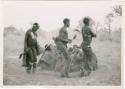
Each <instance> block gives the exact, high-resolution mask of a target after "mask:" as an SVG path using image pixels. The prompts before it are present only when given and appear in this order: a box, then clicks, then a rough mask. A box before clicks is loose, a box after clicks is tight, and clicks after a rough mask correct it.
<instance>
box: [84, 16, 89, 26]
mask: <svg viewBox="0 0 125 89" xmlns="http://www.w3.org/2000/svg"><path fill="white" fill-rule="evenodd" d="M83 23H84V24H85V25H89V23H90V19H89V18H88V17H85V18H84V19H83Z"/></svg>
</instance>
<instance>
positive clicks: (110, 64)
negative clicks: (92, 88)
mask: <svg viewBox="0 0 125 89" xmlns="http://www.w3.org/2000/svg"><path fill="white" fill-rule="evenodd" d="M119 36H120V35H119V34H115V36H113V39H115V40H116V39H117V37H119ZM103 38H104V36H103ZM23 39H24V35H20V36H17V35H16V36H15V35H9V36H8V37H6V38H4V79H3V80H4V81H3V83H4V85H121V43H120V41H119V39H120V38H118V39H117V40H116V41H115V40H112V41H111V40H106V39H105V40H99V38H97V39H94V40H93V44H92V48H93V51H94V52H95V54H96V55H97V57H98V64H99V67H98V70H96V71H93V72H92V73H91V75H90V76H88V77H83V78H81V77H79V74H80V72H72V73H70V76H71V78H69V79H67V78H60V73H59V72H55V71H48V70H41V69H39V68H38V70H37V72H36V74H31V75H28V74H26V73H25V68H23V67H21V60H19V59H18V54H19V53H20V52H22V50H23ZM78 41H79V40H78Z"/></svg>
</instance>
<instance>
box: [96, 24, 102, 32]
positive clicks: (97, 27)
mask: <svg viewBox="0 0 125 89" xmlns="http://www.w3.org/2000/svg"><path fill="white" fill-rule="evenodd" d="M100 26H101V24H100V22H97V23H96V24H95V30H96V34H97V32H98V29H99V27H100Z"/></svg>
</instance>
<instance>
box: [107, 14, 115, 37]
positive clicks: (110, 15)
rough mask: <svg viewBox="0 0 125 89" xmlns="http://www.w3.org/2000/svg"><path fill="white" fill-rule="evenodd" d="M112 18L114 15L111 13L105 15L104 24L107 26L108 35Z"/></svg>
mask: <svg viewBox="0 0 125 89" xmlns="http://www.w3.org/2000/svg"><path fill="white" fill-rule="evenodd" d="M113 17H114V15H113V14H112V13H109V14H108V15H106V24H107V25H108V31H109V35H110V34H111V23H112V22H113Z"/></svg>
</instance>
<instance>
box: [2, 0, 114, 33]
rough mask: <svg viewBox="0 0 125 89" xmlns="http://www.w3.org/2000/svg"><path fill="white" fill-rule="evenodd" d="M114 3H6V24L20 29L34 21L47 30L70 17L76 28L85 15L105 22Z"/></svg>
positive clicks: (55, 27) (29, 25)
mask: <svg viewBox="0 0 125 89" xmlns="http://www.w3.org/2000/svg"><path fill="white" fill-rule="evenodd" d="M112 7H113V5H106V4H105V5H103V4H101V5H100V4H87V5H86V4H84V3H83V4H81V3H80V4H79V3H76V4H72V3H68V4H67V3H66V4H65V3H64V4H62V3H61V2H59V3H58V4H48V3H45V4H40V3H39V2H38V3H36V2H35V4H27V3H26V4H25V3H21V4H14V3H11V4H8V3H4V8H3V13H4V14H3V16H4V26H5V27H6V26H9V25H13V26H15V27H16V28H18V29H23V30H27V29H28V28H30V27H31V24H32V23H33V22H38V23H39V24H40V28H41V29H43V30H46V31H49V30H54V29H57V28H60V27H61V26H62V25H63V23H62V21H63V19H64V18H69V19H70V21H71V27H73V28H75V27H77V25H78V22H79V20H81V19H82V18H84V17H85V16H89V17H91V18H92V19H93V20H94V21H95V22H98V21H99V22H101V23H103V22H104V19H105V16H106V14H108V13H109V12H111V10H112Z"/></svg>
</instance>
